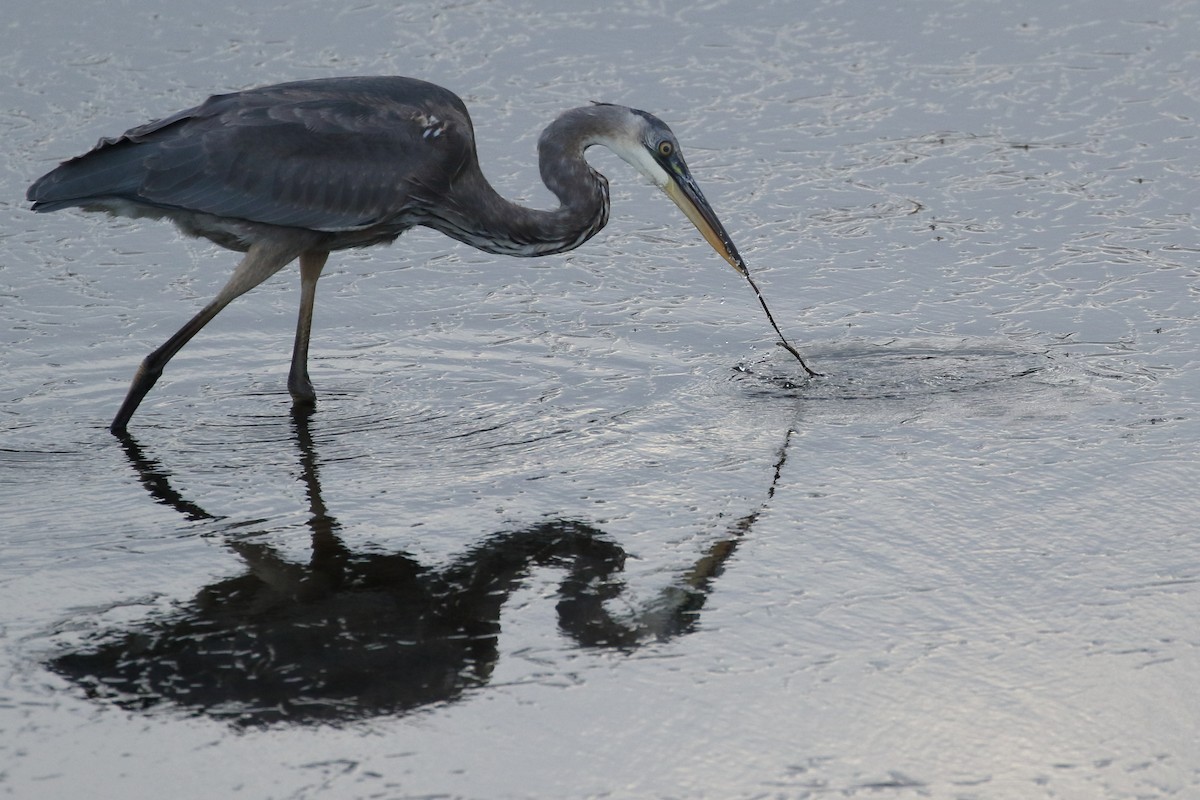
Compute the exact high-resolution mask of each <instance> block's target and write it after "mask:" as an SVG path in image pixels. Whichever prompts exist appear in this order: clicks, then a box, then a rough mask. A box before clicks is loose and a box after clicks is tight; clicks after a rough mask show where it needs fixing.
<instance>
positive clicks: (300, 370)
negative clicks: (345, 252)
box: [288, 250, 329, 405]
mask: <svg viewBox="0 0 1200 800" xmlns="http://www.w3.org/2000/svg"><path fill="white" fill-rule="evenodd" d="M328 258H329V251H328V250H308V251H305V252H303V253H301V254H300V318H299V319H298V320H297V321H296V342H295V344H294V345H292V368H291V370H290V371H289V372H288V392H290V393H291V395H292V402H293V403H295V404H297V405H312V404H313V403H314V402H316V399H317V393H316V392H315V391H313V385H312V381H311V380H309V377H308V339H309V336H310V335H311V334H312V315H313V304H314V303H315V302H316V299H317V279H318V278H320V277H321V270H322V269H324V268H325V261H326V260H327V259H328Z"/></svg>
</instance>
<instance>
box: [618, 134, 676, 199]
mask: <svg viewBox="0 0 1200 800" xmlns="http://www.w3.org/2000/svg"><path fill="white" fill-rule="evenodd" d="M603 144H605V145H607V146H608V148H609V149H610V150H612V151H613V152H614V153H616V154H617V155H618V156H620V157H621V158H622V159H623V160H624V161H625V162H627V163H628V164H630V165H631V166H632V167H633V168H634V169H636V170H637V171H638V172H640V173H642V174H643V175H645V176H646V177H647V178H648V179H649V180H650V182H651V183H653V184H654V185H655V186H657V187H658V188H660V189H662V188H664V187H665V186H666V185H667V184H668V183H670V182H671V176H670V175H668V174H667V171H666V170H665V169H663V168H662V167H661V166H659V164H658V162H657V161H655V160H654V157H653V156H652V155H650V152H649V151H648V150H646V147H645V146H644V145H643V144H642V143H641V142H640V141H638V140H626V139H622V140H620V141H612V140H610V141H606V142H603Z"/></svg>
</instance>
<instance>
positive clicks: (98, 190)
mask: <svg viewBox="0 0 1200 800" xmlns="http://www.w3.org/2000/svg"><path fill="white" fill-rule="evenodd" d="M145 158H146V153H144V152H139V150H138V148H137V147H134V146H131V143H129V142H127V141H121V140H117V141H115V142H113V141H111V140H110V141H108V142H101V143H100V144H99V145H97V147H96V149H95V150H92V151H91V152H89V153H85V154H84V155H82V156H79V157H77V158H72V159H70V160H69V161H64V162H63V163H62V164H60V165H59V166H58V167H56V168H55V169H53V170H51V171H50V172H48V173H46V174H45V175H43V176H42V177H40V178H38V179H37V180H36V181H34V183H33V185H32V186H30V187H29V189H28V191H26V192H25V198H26V199H27V200H30V201H31V202H32V203H33V210H34V211H57V210H59V209H61V208H68V207H70V206H86V205H89V204H91V203H94V202H95V201H97V200H103V199H126V200H133V201H136V200H137V199H138V195H139V189H140V184H141V181H142V176H143V175H144V174H145V168H144V166H143V165H144V161H145Z"/></svg>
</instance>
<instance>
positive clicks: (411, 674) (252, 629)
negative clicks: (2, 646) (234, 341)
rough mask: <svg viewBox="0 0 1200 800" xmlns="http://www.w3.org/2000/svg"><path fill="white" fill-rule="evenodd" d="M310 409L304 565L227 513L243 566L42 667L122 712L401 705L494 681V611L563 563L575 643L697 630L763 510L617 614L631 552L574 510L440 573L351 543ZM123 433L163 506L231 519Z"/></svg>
mask: <svg viewBox="0 0 1200 800" xmlns="http://www.w3.org/2000/svg"><path fill="white" fill-rule="evenodd" d="M308 414H309V412H308V411H307V410H305V409H296V410H295V411H294V413H293V426H294V440H295V443H296V445H297V446H298V448H299V451H300V462H301V470H300V480H301V481H302V482H303V483H304V485H305V491H306V493H307V497H308V505H309V511H310V515H309V518H308V520H307V526H308V529H309V536H310V540H311V552H310V554H309V556H308V558H307V560H300V561H297V560H289V559H288V558H287V557H285V556H284V555H283V554H282V553H281V552H280V550H279V549H278V548H276V547H274V546H273V545H271V544H270V543H269V542H267V541H264V540H262V537H261V536H256V535H254V534H253V532H248V529H247V527H246V526H245V525H244V524H241V523H232V522H231V523H230V524H229V526H228V527H227V528H226V533H225V537H226V544H227V546H228V547H230V548H231V549H232V550H233V551H235V552H236V553H237V554H238V555H239V556H240V558H241V559H242V561H243V562H244V564H245V568H246V569H245V572H243V573H242V574H240V575H237V576H234V577H231V578H227V579H224V580H219V581H217V582H215V583H213V584H211V585H209V586H206V587H204V588H203V589H202V590H201V591H200V592H199V593H198V594H197V595H196V596H195V597H194V598H193V599H192V600H191V601H189V602H186V603H182V604H180V605H179V606H178V607H177V608H175V609H174V610H173V611H171V612H167V613H165V614H163V615H161V616H158V617H152V618H150V619H146V620H144V621H141V622H138V623H135V624H133V625H130V626H128V627H126V628H123V629H119V630H110V631H102V632H99V633H97V634H95V636H94V637H93V638H92V640H91V641H89V642H88V643H87V644H86V645H85V646H84V647H83V648H81V649H79V650H77V651H75V652H69V653H64V654H61V655H59V656H57V657H56V658H54V659H53V660H52V661H51V662H50V664H49V666H50V668H51V669H52V670H53V671H55V672H57V673H59V674H60V675H63V676H65V677H67V678H68V679H70V680H71V681H73V682H75V683H77V684H78V685H80V686H81V687H83V688H84V689H85V690H86V691H87V693H88V694H89V695H91V696H93V697H96V698H102V699H105V700H109V701H112V702H115V703H117V704H119V705H121V706H124V707H127V708H133V709H151V708H154V707H158V706H167V707H175V708H179V709H183V710H185V711H187V712H190V713H194V714H203V715H207V716H210V717H215V718H220V719H224V720H228V721H229V722H231V723H233V724H235V725H239V726H264V725H273V724H280V723H293V724H304V723H322V722H324V723H336V722H344V721H350V720H354V719H362V718H368V717H374V716H381V715H396V714H402V713H405V712H407V711H410V710H413V709H416V708H419V707H422V706H425V705H427V704H431V703H438V702H445V701H453V700H455V699H457V698H459V697H461V696H462V695H463V693H464V692H467V691H469V690H471V689H473V688H477V687H481V686H483V685H485V684H486V683H487V682H488V680H489V679H490V677H491V675H492V673H493V671H494V669H495V666H496V663H497V661H498V659H499V655H500V647H499V637H500V634H501V628H500V614H501V610H502V608H503V606H504V604H505V602H506V601H507V600H508V599H509V598H510V597H511V596H512V594H513V592H514V591H516V590H517V589H519V588H520V587H521V586H522V585H523V583H524V581H525V580H526V578H527V577H528V575H529V573H530V570H531V569H533V568H535V567H551V568H555V569H558V570H560V571H561V573H562V577H561V578H560V580H559V583H558V592H557V601H556V611H557V617H558V627H559V630H560V632H561V633H562V635H564V636H565V637H566V638H568V639H569V640H570V641H572V642H574V643H575V644H576V645H577V646H579V647H589V648H592V647H607V648H617V649H626V650H633V649H636V648H638V647H640V646H642V645H644V644H646V643H648V642H654V641H662V640H668V639H671V638H673V637H676V636H680V635H683V634H687V633H689V632H691V631H692V630H694V628H695V626H696V623H697V619H698V614H699V612H700V610H701V608H702V607H703V605H704V603H705V600H706V598H707V595H708V592H709V591H710V589H711V586H712V581H713V579H715V578H716V577H717V576H718V575H720V573H721V571H722V570H723V568H724V566H725V564H726V562H727V561H728V559H729V558H730V557H731V556H732V554H733V553H734V551H735V549H736V547H737V544H738V541H739V539H740V538H741V537H742V536H743V535H744V534H745V533H746V532H747V531H748V530H749V529H750V527H751V526H752V525H753V522H754V520H755V518H756V517H757V512H755V513H752V514H749V515H747V516H746V517H743V518H742V519H740V520H737V521H736V522H735V523H734V524H733V525H731V526H730V527H729V529H728V531H727V532H726V534H725V535H724V536H723V537H722V538H720V539H719V540H718V541H717V542H715V543H714V544H712V545H711V546H710V547H709V548H708V549H707V550H706V551H705V552H704V553H702V554H701V556H700V557H699V558H698V559H697V560H696V561H695V563H693V564H691V565H690V566H689V567H687V568H686V569H684V570H682V571H681V572H680V573H679V574H678V575H677V576H676V578H675V579H674V580H673V581H671V582H670V583H669V584H668V585H667V586H666V587H665V588H663V589H662V590H661V591H660V592H659V593H658V594H657V595H656V596H654V597H652V598H651V599H650V600H649V601H647V602H644V603H642V604H641V605H639V606H636V607H634V608H632V610H628V611H625V612H624V613H614V612H612V611H611V610H610V609H611V608H612V607H613V606H616V605H618V604H617V603H612V602H610V601H614V600H618V599H619V598H621V597H622V596H623V595H624V593H625V592H626V586H625V584H624V583H623V581H622V571H623V567H624V563H625V558H626V553H625V551H624V550H623V549H622V548H621V547H620V545H618V544H616V543H615V542H613V541H611V540H610V539H609V538H608V537H607V536H606V535H605V533H604V532H603V531H602V530H600V529H598V528H596V527H595V526H593V525H589V524H587V523H584V522H580V521H576V520H568V519H557V520H549V521H544V522H541V523H538V524H535V525H531V526H528V527H524V528H519V529H514V530H504V531H499V532H497V533H495V534H493V535H490V536H488V537H486V538H484V539H483V540H482V541H481V542H479V543H478V544H477V545H476V546H475V547H473V548H471V549H470V550H469V551H467V552H466V553H464V554H462V555H461V556H459V557H458V558H456V559H455V560H454V561H453V562H451V563H450V564H448V565H445V566H440V567H438V568H433V567H429V566H425V565H423V564H421V563H420V562H419V561H418V560H416V559H415V558H413V557H411V556H409V555H407V554H404V553H392V554H380V553H367V552H364V553H356V552H353V551H352V550H351V549H349V548H348V547H347V546H346V545H345V544H344V542H343V541H342V539H341V538H340V536H339V523H338V521H337V519H336V518H335V517H334V516H333V515H331V514H330V513H329V512H328V510H327V508H326V506H325V501H324V499H323V495H322V490H321V483H320V476H319V463H318V457H317V454H316V449H315V446H314V442H313V437H312V434H311V431H310V429H309V419H308ZM122 441H123V444H124V447H125V451H126V454H127V455H128V457H129V461H130V463H131V464H132V465H133V467H134V468H135V470H136V471H137V473H138V476H139V478H140V480H141V482H142V485H143V486H144V487H145V488H146V490H147V491H148V492H149V493H150V494H151V496H152V497H153V498H154V499H155V500H156V501H158V502H160V503H163V504H165V505H168V506H170V507H172V508H174V509H175V510H177V511H178V512H179V513H180V514H182V515H183V516H185V517H186V518H188V519H191V520H197V519H213V520H216V521H218V522H220V523H224V522H225V520H223V519H218V518H217V517H215V516H214V515H212V514H210V513H209V512H207V511H206V510H205V509H203V508H202V507H201V506H199V505H198V504H196V503H194V502H192V501H190V500H188V499H187V498H186V497H184V496H183V495H181V494H180V493H179V492H178V491H176V490H175V488H174V487H173V486H172V485H171V482H170V479H169V477H170V476H169V473H168V472H167V471H166V470H165V469H164V468H163V467H162V465H161V464H159V463H158V462H156V461H155V460H154V459H152V458H150V457H148V456H147V455H146V454H145V453H144V451H143V450H142V448H141V447H140V446H139V445H138V443H137V442H136V441H135V440H134V439H132V438H131V437H128V436H126V437H124V438H123V439H122ZM785 453H786V448H785V450H784V451H781V456H780V457H781V463H782V458H783V456H784V455H785ZM776 478H778V465H777V468H776ZM771 491H773V486H772V490H771ZM620 605H621V606H622V607H626V608H627V607H629V606H630V603H622V604H620Z"/></svg>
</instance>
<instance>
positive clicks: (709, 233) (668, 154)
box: [598, 106, 746, 275]
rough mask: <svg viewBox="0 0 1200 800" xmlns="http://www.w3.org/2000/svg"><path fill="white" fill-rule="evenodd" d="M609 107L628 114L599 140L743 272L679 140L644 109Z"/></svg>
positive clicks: (719, 252) (734, 249)
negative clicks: (664, 197)
mask: <svg viewBox="0 0 1200 800" xmlns="http://www.w3.org/2000/svg"><path fill="white" fill-rule="evenodd" d="M610 108H613V109H614V110H615V109H620V110H622V111H624V112H627V113H626V114H623V115H621V117H622V118H621V121H620V124H619V125H618V126H617V131H615V132H614V134H613V135H611V136H607V137H605V138H604V139H603V140H602V141H599V142H598V143H599V144H604V145H606V146H607V147H608V148H609V149H610V150H612V151H613V152H614V153H616V154H617V155H618V156H620V157H621V158H622V159H624V160H625V161H627V162H628V163H629V164H630V165H632V166H633V168H634V169H636V170H637V171H638V172H640V173H642V174H643V175H645V176H646V178H648V179H649V180H650V182H651V183H653V184H654V185H655V186H657V187H658V188H660V189H662V190H663V191H664V192H666V194H667V197H669V198H671V200H672V201H673V202H674V203H675V205H677V206H679V208H680V210H681V211H683V213H684V215H685V216H687V218H688V219H689V220H691V222H692V224H693V225H695V226H696V229H697V230H699V231H700V234H701V235H702V236H703V237H704V239H705V240H706V241H707V242H708V243H709V244H710V245H712V247H713V249H714V250H716V251H717V253H718V254H720V256H721V257H722V258H724V259H725V260H726V261H728V262H729V265H730V266H732V267H733V268H734V269H735V270H737V271H738V272H739V273H741V274H742V275H745V274H746V263H745V262H744V261H743V260H742V257H741V255H739V254H738V251H737V248H736V247H735V246H734V244H733V240H732V239H730V238H729V234H728V233H727V232H726V230H725V226H724V225H722V224H721V220H719V219H718V218H717V214H716V212H715V211H713V209H712V206H711V205H709V203H708V200H707V199H706V198H705V197H704V193H703V192H701V191H700V187H699V185H697V183H696V179H695V178H693V177H692V173H691V170H689V169H688V166H687V162H685V161H684V160H683V152H682V150H680V147H679V140H678V139H676V138H675V134H674V133H672V132H671V129H670V128H668V127H667V125H666V123H665V122H663V121H662V120H661V119H659V118H658V117H656V116H654V115H653V114H650V113H647V112H645V111H638V110H637V109H633V108H623V107H621V106H611V107H610Z"/></svg>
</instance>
